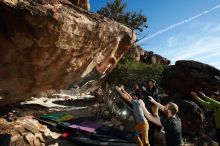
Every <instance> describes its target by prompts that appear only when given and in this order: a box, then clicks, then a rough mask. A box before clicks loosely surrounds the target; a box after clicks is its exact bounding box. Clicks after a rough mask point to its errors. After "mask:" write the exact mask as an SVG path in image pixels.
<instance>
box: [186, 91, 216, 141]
mask: <svg viewBox="0 0 220 146" xmlns="http://www.w3.org/2000/svg"><path fill="white" fill-rule="evenodd" d="M198 93H199V94H200V95H201V97H203V99H204V100H202V99H201V98H200V97H199V96H198V95H197V93H196V92H193V91H192V92H190V94H191V95H192V97H193V98H195V100H196V101H197V102H198V103H199V104H201V105H203V106H205V107H207V108H209V109H213V110H214V116H215V125H216V138H217V141H218V143H219V144H220V93H219V91H218V92H214V94H213V98H214V99H212V98H209V97H207V96H206V95H205V94H204V93H203V92H198Z"/></svg>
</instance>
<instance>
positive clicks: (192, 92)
mask: <svg viewBox="0 0 220 146" xmlns="http://www.w3.org/2000/svg"><path fill="white" fill-rule="evenodd" d="M190 94H191V95H192V97H193V98H196V97H197V96H198V95H197V93H196V92H194V91H191V92H190Z"/></svg>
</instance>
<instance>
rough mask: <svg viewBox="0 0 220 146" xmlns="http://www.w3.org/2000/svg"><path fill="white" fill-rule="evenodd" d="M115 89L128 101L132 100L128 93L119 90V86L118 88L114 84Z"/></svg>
mask: <svg viewBox="0 0 220 146" xmlns="http://www.w3.org/2000/svg"><path fill="white" fill-rule="evenodd" d="M115 89H116V90H117V91H118V93H119V94H120V95H121V96H122V97H123V98H124V99H125V100H127V101H128V102H131V101H132V97H131V96H130V95H129V96H128V95H126V94H125V93H124V92H122V91H121V88H119V87H118V86H115Z"/></svg>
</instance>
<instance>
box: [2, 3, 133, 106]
mask: <svg viewBox="0 0 220 146" xmlns="http://www.w3.org/2000/svg"><path fill="white" fill-rule="evenodd" d="M0 20H1V23H0V67H1V69H0V97H1V98H0V106H2V105H5V104H9V103H15V102H18V101H22V100H25V99H27V98H29V97H30V96H32V95H35V94H38V93H39V92H41V91H45V90H48V89H60V88H67V87H68V85H69V84H70V83H72V82H74V81H75V80H77V79H78V78H79V77H80V75H81V74H82V73H83V72H84V71H85V70H86V67H87V66H88V65H89V64H90V62H91V61H93V60H94V59H95V58H96V56H98V54H100V53H101V54H103V55H104V56H109V55H110V53H111V50H112V46H111V44H114V41H116V37H117V36H119V35H122V36H123V37H122V39H121V40H120V42H119V45H118V46H117V47H118V48H117V51H116V53H115V56H116V58H117V59H120V58H121V57H122V56H123V54H124V53H125V52H126V51H127V50H128V48H129V47H130V45H131V44H132V43H133V42H134V40H135V35H133V34H132V31H131V30H130V29H129V28H127V27H125V26H124V25H122V24H119V23H117V22H115V21H112V20H110V19H108V18H105V17H103V16H100V15H97V14H90V13H89V12H87V11H84V10H83V9H80V8H78V7H75V6H74V5H72V4H71V3H70V2H69V1H66V0H54V1H48V0H24V1H17V0H3V1H1V2H0Z"/></svg>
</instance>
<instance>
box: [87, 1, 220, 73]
mask: <svg viewBox="0 0 220 146" xmlns="http://www.w3.org/2000/svg"><path fill="white" fill-rule="evenodd" d="M109 1H110V0H90V4H91V11H93V12H94V11H96V10H98V9H100V8H101V7H103V6H104V5H105V4H106V2H109ZM124 2H126V3H127V4H128V7H127V10H128V11H140V10H142V11H143V14H144V15H145V16H147V18H148V26H149V27H148V29H146V31H145V32H143V33H142V34H143V35H145V34H148V35H147V37H146V38H145V39H143V40H142V41H140V42H139V44H140V45H141V46H142V47H143V48H144V49H145V50H148V51H154V52H155V53H158V54H160V55H162V56H164V57H166V58H168V59H170V60H171V61H172V64H173V63H175V61H176V60H185V59H189V60H196V61H199V62H203V63H207V64H210V65H213V66H215V67H216V68H218V69H220V0H124Z"/></svg>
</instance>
